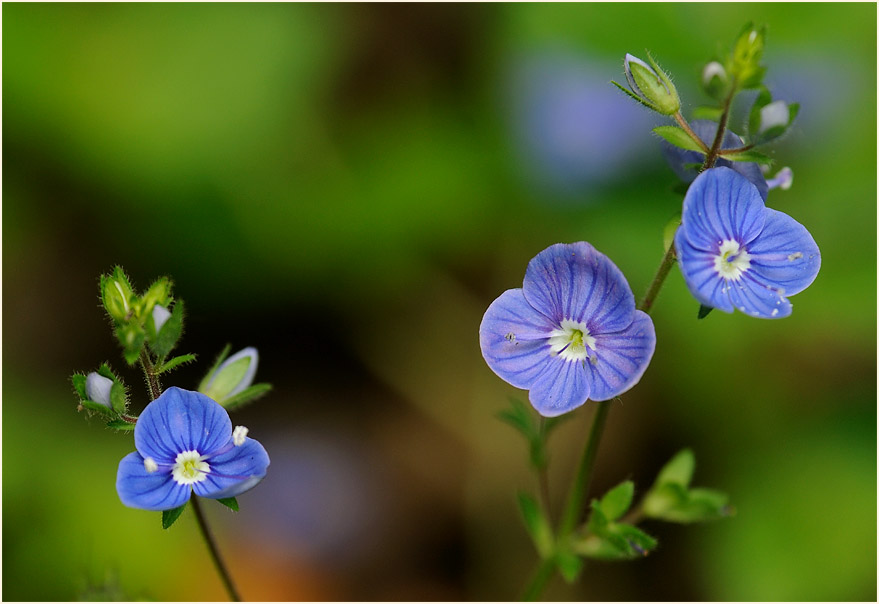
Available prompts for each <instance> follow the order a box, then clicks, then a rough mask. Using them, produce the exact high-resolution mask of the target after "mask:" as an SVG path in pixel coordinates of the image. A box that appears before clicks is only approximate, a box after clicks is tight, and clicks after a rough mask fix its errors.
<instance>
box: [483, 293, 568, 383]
mask: <svg viewBox="0 0 879 604" xmlns="http://www.w3.org/2000/svg"><path fill="white" fill-rule="evenodd" d="M553 329H554V326H553V325H552V323H551V322H550V320H549V319H548V318H547V317H546V316H545V315H543V314H541V313H539V312H537V311H536V310H535V309H534V307H533V306H531V305H530V304H528V302H527V301H526V300H525V296H524V295H523V294H522V290H521V289H510V290H507V291H505V292H504V293H503V294H501V295H500V296H499V297H498V298H497V299H496V300H495V301H494V302H492V303H491V305H490V306H489V307H488V310H486V311H485V315H484V316H483V317H482V324H481V325H480V326H479V346H480V348H481V349H482V356H483V358H485V362H486V363H488V366H489V367H490V368H491V370H492V371H494V372H495V373H496V374H498V375H499V376H500V377H501V378H502V379H503V380H504V381H506V382H509V383H510V384H512V385H513V386H515V387H516V388H528V387H529V386H530V385H531V383H532V382H533V381H534V379H535V378H536V377H537V376H538V375H540V373H541V372H542V371H543V370H544V368H545V364H546V363H547V362H548V361H549V360H550V356H549V349H550V345H549V333H550V332H551V331H552V330H553Z"/></svg>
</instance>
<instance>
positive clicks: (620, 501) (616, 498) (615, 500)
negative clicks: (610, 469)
mask: <svg viewBox="0 0 879 604" xmlns="http://www.w3.org/2000/svg"><path fill="white" fill-rule="evenodd" d="M634 495H635V483H634V482H632V481H631V480H626V481H625V482H621V483H620V484H618V485H617V486H615V487H614V488H612V489H611V490H610V491H608V492H607V493H606V494H605V495H604V497H602V498H601V501H600V502H599V505H600V506H601V511H602V512H604V516H605V517H606V518H607V519H608V520H610V521H613V520H616V519H618V518H619V517H620V516H622V515H623V514H625V513H626V512H627V511H629V507H630V506H631V505H632V497H634Z"/></svg>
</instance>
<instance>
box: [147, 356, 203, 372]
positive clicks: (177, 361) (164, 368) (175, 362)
mask: <svg viewBox="0 0 879 604" xmlns="http://www.w3.org/2000/svg"><path fill="white" fill-rule="evenodd" d="M195 359H196V356H195V355H194V354H181V355H180V356H176V357H174V358H172V359H168V360H167V361H165V362H164V363H162V364H161V365H160V366H159V367H158V369H156V373H158V374H161V373H167V372H169V371H171V370H172V369H175V368H177V367H179V366H180V365H185V364H186V363H191V362H192V361H194V360H195Z"/></svg>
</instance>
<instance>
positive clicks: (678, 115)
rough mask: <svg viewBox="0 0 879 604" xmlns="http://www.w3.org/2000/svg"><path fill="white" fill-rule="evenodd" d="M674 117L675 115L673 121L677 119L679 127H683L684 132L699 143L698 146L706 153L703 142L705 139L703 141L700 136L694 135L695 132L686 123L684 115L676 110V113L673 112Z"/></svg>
mask: <svg viewBox="0 0 879 604" xmlns="http://www.w3.org/2000/svg"><path fill="white" fill-rule="evenodd" d="M674 117H675V121H677V123H678V124H680V126H681V128H683V129H684V132H686V133H687V134H689V135H690V138H692V139H693V142H695V143H696V144H697V145H699V147H700V148H701V149H702V152H703V153H708V145H706V144H705V141H703V140H702V139H701V138H699V137H698V136H696V133H695V132H693V129H692V128H690V124H689V123H687V120H685V119H684V116H683V115H681V112H680V111H678V112H677V113H675V115H674Z"/></svg>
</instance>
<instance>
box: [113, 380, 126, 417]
mask: <svg viewBox="0 0 879 604" xmlns="http://www.w3.org/2000/svg"><path fill="white" fill-rule="evenodd" d="M110 403H111V404H112V405H113V410H114V411H116V412H117V413H125V409H126V407H127V406H128V399H127V397H126V396H125V386H123V385H122V384H120V383H119V382H113V385H112V386H111V387H110Z"/></svg>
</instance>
